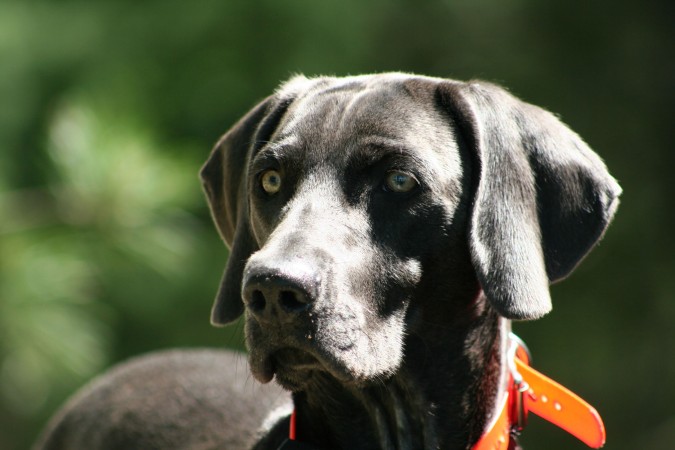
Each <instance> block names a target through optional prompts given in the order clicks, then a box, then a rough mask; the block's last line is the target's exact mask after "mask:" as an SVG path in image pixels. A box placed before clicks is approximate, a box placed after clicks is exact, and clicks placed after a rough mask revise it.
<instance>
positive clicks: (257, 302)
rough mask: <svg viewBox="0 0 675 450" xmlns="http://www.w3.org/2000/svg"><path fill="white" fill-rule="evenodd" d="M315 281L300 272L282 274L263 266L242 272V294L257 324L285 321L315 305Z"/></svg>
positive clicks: (309, 275) (316, 286)
mask: <svg viewBox="0 0 675 450" xmlns="http://www.w3.org/2000/svg"><path fill="white" fill-rule="evenodd" d="M318 285H319V280H318V279H317V277H316V275H315V274H313V273H311V272H307V271H306V270H301V271H297V272H292V273H284V272H283V271H282V270H280V269H276V268H269V267H265V266H254V267H249V268H247V270H246V275H245V277H244V283H243V287H242V295H243V297H244V303H245V304H246V308H247V309H248V310H249V311H250V312H251V313H252V314H253V315H254V316H255V318H256V319H257V320H259V321H261V322H268V323H270V322H284V323H285V322H289V321H293V320H294V319H295V318H296V317H297V316H298V315H299V314H300V313H302V312H304V311H307V310H308V309H309V308H310V307H311V305H312V303H314V302H315V300H316V297H317V293H318Z"/></svg>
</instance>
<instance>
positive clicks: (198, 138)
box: [0, 0, 675, 450]
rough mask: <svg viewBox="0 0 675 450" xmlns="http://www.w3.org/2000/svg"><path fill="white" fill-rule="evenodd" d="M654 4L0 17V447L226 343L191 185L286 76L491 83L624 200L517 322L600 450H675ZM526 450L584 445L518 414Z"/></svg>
mask: <svg viewBox="0 0 675 450" xmlns="http://www.w3.org/2000/svg"><path fill="white" fill-rule="evenodd" d="M672 30H673V28H672V7H671V6H670V4H669V2H667V1H662V2H658V1H646V2H641V3H633V2H609V1H596V2H586V1H582V0H567V1H547V2H542V1H535V0H517V1H510V2H504V1H499V0H480V1H469V0H457V1H451V0H444V1H441V0H437V1H433V0H418V1H412V0H409V1H404V0H398V1H384V0H373V1H370V2H364V1H357V0H340V1H337V0H335V1H324V2H314V1H310V0H287V1H285V2H279V1H271V0H261V1H258V2H250V1H244V0H230V1H216V0H203V1H200V2H193V3H186V2H182V1H177V0H165V1H143V2H132V1H128V0H116V1H113V0H99V1H96V2H85V1H82V0H63V1H46V0H31V1H19V0H2V2H1V3H0V448H2V449H6V450H14V449H19V448H26V447H27V446H28V445H29V444H30V442H31V441H32V440H33V439H34V437H35V435H36V433H37V432H38V430H39V429H40V427H41V426H42V425H43V423H44V421H45V420H46V418H47V417H48V416H49V415H50V414H51V413H52V412H53V411H54V410H55V408H56V407H57V405H58V404H60V403H61V402H62V401H63V400H64V399H65V398H66V397H67V395H69V394H70V393H72V392H73V391H74V390H75V389H76V388H77V387H78V386H80V385H82V384H83V383H84V382H85V381H86V380H88V379H89V378H91V377H92V376H94V375H95V374H96V373H98V372H100V371H101V370H103V369H105V368H106V367H108V366H110V365H111V364H113V363H114V362H116V361H118V360H120V359H123V358H125V357H128V356H130V355H134V354H138V353H141V352H144V351H150V350H153V349H158V348H163V347H171V346H200V345H212V346H221V345H230V346H237V347H241V334H240V328H241V327H240V325H235V326H233V327H231V328H230V329H229V330H228V329H226V330H217V329H213V328H211V327H210V326H209V324H208V316H209V308H210V303H211V300H212V297H213V295H214V293H215V291H216V289H217V285H218V282H219V277H220V273H221V271H222V268H223V267H224V262H225V259H226V256H227V252H226V250H225V248H224V247H223V246H222V244H221V243H220V242H219V239H218V237H217V234H216V232H215V231H214V229H213V227H212V226H211V223H210V218H209V215H208V211H207V210H206V206H205V202H204V201H203V199H202V195H201V191H200V186H199V182H198V179H197V176H196V174H197V171H198V169H199V166H200V165H201V163H202V161H203V160H204V159H205V158H206V155H207V153H208V151H209V148H210V147H211V145H212V143H213V142H215V140H216V139H217V137H218V136H219V135H220V134H221V133H223V132H224V131H225V130H226V129H227V128H228V127H229V126H230V125H231V124H232V123H233V122H234V121H235V120H236V119H237V118H238V117H239V116H241V115H242V114H243V113H244V112H245V111H246V110H247V109H248V108H249V107H250V106H252V105H253V104H254V103H255V102H256V101H257V100H259V99H261V98H262V97H264V96H265V95H267V94H269V93H270V92H271V91H272V90H273V89H274V87H275V86H276V85H277V84H278V83H279V81H281V80H283V79H286V78H288V77H289V76H290V75H291V74H293V73H297V72H302V73H306V74H310V75H311V74H323V73H329V74H338V75H346V74H354V73H361V72H372V71H384V70H401V71H410V72H419V73H423V74H428V75H434V76H443V77H454V78H463V79H467V78H473V77H477V78H484V79H488V80H491V81H496V82H498V83H501V84H504V85H506V86H508V87H510V88H511V90H512V91H513V92H514V93H515V94H516V95H519V96H521V97H523V98H525V99H526V100H528V101H530V102H532V103H535V104H539V105H542V106H544V107H547V108H549V109H551V110H552V111H554V112H556V113H559V114H560V115H561V116H562V118H563V120H565V121H566V122H567V123H568V124H569V125H570V126H571V127H572V128H573V129H575V130H576V131H577V132H579V133H580V134H581V135H582V136H584V138H585V139H586V140H587V141H588V142H589V143H590V144H591V146H592V147H593V148H594V149H596V150H597V151H598V153H600V154H601V155H602V157H603V158H604V159H605V161H606V162H607V165H608V167H609V168H610V170H611V171H612V173H613V174H614V175H615V176H616V177H617V178H618V179H619V181H620V182H621V184H622V186H623V187H624V191H625V193H624V196H623V203H622V206H621V207H620V208H619V213H618V217H617V219H616V221H615V223H614V224H613V226H612V227H610V230H609V232H608V233H607V236H606V238H605V240H604V241H603V243H602V244H601V245H600V246H599V247H598V248H597V249H596V250H595V251H594V253H593V254H592V255H591V256H590V257H589V258H588V259H587V261H585V262H584V264H582V265H581V267H580V268H579V270H578V271H577V273H576V274H575V275H574V276H573V277H572V278H571V279H570V280H568V281H566V282H564V283H562V284H560V285H558V286H555V287H554V288H553V298H554V305H555V307H554V312H553V313H552V314H551V315H549V316H548V317H546V318H545V319H542V320H540V321H537V322H532V323H523V324H516V325H515V329H516V331H517V332H519V333H520V334H521V335H522V336H523V337H524V338H525V340H526V341H527V342H528V343H529V344H530V346H531V347H532V349H533V350H534V355H535V362H536V364H537V366H538V367H539V368H540V369H541V370H542V371H544V372H545V373H548V374H550V375H552V376H553V377H554V378H556V379H558V380H560V381H561V382H563V383H564V384H566V385H568V386H570V387H571V388H572V389H574V390H576V391H577V392H578V393H580V394H581V395H582V396H584V397H586V398H587V399H588V400H589V401H591V403H593V404H595V405H596V406H597V407H598V409H599V410H600V412H601V413H602V415H603V417H604V418H605V421H606V425H607V429H608V434H609V443H608V445H607V448H609V449H634V448H640V449H647V450H650V449H653V450H657V449H659V450H663V449H666V448H672V444H673V442H675V413H674V412H673V411H674V409H673V407H672V405H673V404H675V383H674V381H673V380H675V301H674V300H675V258H674V254H675V253H674V246H675V245H674V242H675V240H674V239H673V238H672V232H673V230H674V229H675V227H674V225H675V224H674V223H673V222H674V220H673V219H674V214H673V212H672V208H673V203H672V198H673V182H672V174H671V172H672V170H673V167H674V165H673V159H674V158H673V152H672V140H671V138H672V104H673V100H675V99H674V98H673V97H674V95H673V94H674V92H675V90H674V89H673V82H674V81H675V58H674V56H675V55H673V50H674V46H673V44H674V39H673V38H674V35H673V31H672ZM524 442H525V445H526V448H547V449H569V448H583V447H582V444H579V443H577V442H575V441H574V439H573V438H570V437H568V436H567V435H565V433H563V432H562V431H559V430H556V429H553V427H551V426H550V425H547V424H544V423H542V422H541V421H537V420H536V419H534V420H533V424H532V425H531V426H530V428H529V429H528V430H527V431H526V432H525V435H524Z"/></svg>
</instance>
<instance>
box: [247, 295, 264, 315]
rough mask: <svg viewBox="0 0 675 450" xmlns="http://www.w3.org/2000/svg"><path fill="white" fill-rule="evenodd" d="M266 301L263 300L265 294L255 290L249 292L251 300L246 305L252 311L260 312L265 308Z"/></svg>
mask: <svg viewBox="0 0 675 450" xmlns="http://www.w3.org/2000/svg"><path fill="white" fill-rule="evenodd" d="M266 304H267V301H266V300H265V295H264V294H263V293H262V291H259V290H255V291H253V292H252V293H251V301H250V302H249V304H248V307H249V308H251V310H253V311H254V312H262V311H263V310H264V309H265V305H266Z"/></svg>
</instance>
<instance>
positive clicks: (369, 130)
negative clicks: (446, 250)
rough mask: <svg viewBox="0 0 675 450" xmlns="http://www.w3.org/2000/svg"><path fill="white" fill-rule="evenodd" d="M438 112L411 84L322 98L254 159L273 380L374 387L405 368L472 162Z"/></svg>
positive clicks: (263, 370)
mask: <svg viewBox="0 0 675 450" xmlns="http://www.w3.org/2000/svg"><path fill="white" fill-rule="evenodd" d="M428 102H429V99H428V98H416V97H415V96H414V94H412V93H410V92H408V91H406V88H405V86H403V85H397V84H380V85H376V86H373V87H372V88H370V89H363V86H361V85H358V84H357V85H350V84H345V85H342V86H336V87H333V88H332V89H330V90H329V91H323V90H322V91H318V92H316V93H314V94H309V95H307V96H305V97H304V98H302V99H301V100H298V101H297V103H295V104H293V105H292V106H290V107H289V108H288V110H287V111H286V114H285V115H284V118H283V119H282V120H281V121H280V122H279V124H278V126H277V128H276V130H275V132H274V133H273V134H272V135H271V136H270V139H269V140H268V141H267V142H266V143H265V144H264V145H262V146H261V147H260V148H259V150H258V151H256V152H255V153H254V154H252V155H251V162H250V165H249V168H248V171H249V173H250V175H251V176H250V178H249V180H248V186H247V195H248V199H249V208H250V226H251V232H252V234H253V238H254V241H255V245H256V247H257V248H259V249H260V250H259V251H257V252H255V253H254V254H253V255H252V256H251V257H250V259H249V260H248V263H247V264H246V268H245V270H244V283H243V293H244V296H243V297H244V302H245V304H246V306H247V308H246V315H247V318H246V328H247V341H248V347H249V349H250V353H251V363H252V365H251V367H252V368H253V370H254V374H255V375H256V376H257V377H258V378H259V379H261V380H263V381H265V380H268V379H270V378H271V377H272V375H273V374H274V373H276V375H277V380H278V381H280V382H281V383H282V384H284V385H286V386H289V387H297V386H296V385H297V382H298V380H300V379H302V378H304V377H306V376H308V375H309V374H311V371H312V370H322V369H327V370H329V371H330V372H331V373H332V374H333V375H334V376H336V377H339V378H340V379H341V380H344V381H363V380H369V379H372V378H374V377H382V376H386V375H388V374H390V373H392V372H393V371H394V370H395V369H396V368H397V367H398V365H399V363H400V360H401V357H402V352H403V337H404V334H405V333H404V332H405V322H406V320H405V318H406V311H407V310H408V308H409V307H410V303H411V299H413V298H414V293H415V292H416V288H417V286H418V284H419V283H420V280H421V278H422V276H423V274H426V273H427V272H429V271H431V270H433V269H434V267H432V266H431V260H433V258H434V257H435V255H436V254H437V252H438V249H437V247H438V246H439V245H441V243H442V242H444V241H447V240H448V239H449V236H451V235H456V234H457V232H458V230H454V229H453V219H454V217H455V212H456V210H457V206H458V204H459V200H460V195H461V192H462V180H463V178H462V174H463V170H462V166H461V161H460V157H459V152H458V150H457V146H456V143H455V139H454V136H453V133H452V131H451V129H450V126H449V124H448V120H447V118H443V117H442V115H441V111H435V110H428V109H427V108H426V105H427V104H428ZM412 118H414V120H411V119H412ZM460 227H461V224H460ZM466 261H467V262H468V258H467V259H466ZM446 277H451V276H450V275H446ZM268 279H271V280H274V281H272V284H273V285H274V286H273V287H270V286H266V285H265V284H266V283H268V284H269V282H268V281H267V280H268Z"/></svg>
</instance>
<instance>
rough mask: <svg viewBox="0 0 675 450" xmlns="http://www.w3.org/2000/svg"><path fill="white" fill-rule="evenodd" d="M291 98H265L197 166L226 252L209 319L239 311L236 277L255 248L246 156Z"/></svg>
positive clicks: (219, 320) (227, 318) (217, 321)
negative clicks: (228, 253) (226, 255)
mask: <svg viewBox="0 0 675 450" xmlns="http://www.w3.org/2000/svg"><path fill="white" fill-rule="evenodd" d="M290 102H291V100H289V99H286V100H279V99H277V98H275V97H268V98H267V99H265V100H264V101H263V102H261V103H260V104H258V105H257V106H256V107H255V108H253V110H251V111H250V112H249V113H248V114H246V116H244V117H243V118H242V119H241V120H240V121H239V122H237V124H236V125H234V126H233V127H232V128H231V129H230V130H229V131H228V132H227V133H225V135H224V136H223V137H222V138H220V140H219V141H218V143H217V144H216V146H215V147H214V148H213V150H212V152H211V155H210V156H209V158H208V160H207V161H206V163H205V164H204V166H203V167H202V169H201V171H200V177H201V179H202V185H203V187H204V192H205V193H206V198H207V200H208V203H209V208H210V209H211V215H212V217H213V220H214V222H215V224H216V227H217V228H218V232H219V233H220V236H221V237H222V238H223V240H224V241H225V244H226V245H227V246H228V247H229V248H230V256H229V258H228V261H227V266H226V267H225V273H224V274H223V279H222V281H221V283H220V289H219V290H218V294H217V295H216V300H215V302H214V304H213V309H212V310H211V323H212V324H214V325H225V324H227V323H229V322H232V321H234V320H236V319H237V318H238V317H239V316H240V315H241V314H242V313H243V311H244V304H243V302H242V299H241V280H242V276H243V271H244V266H245V264H246V261H247V260H248V258H249V256H250V255H251V254H252V253H253V252H254V251H256V250H257V243H256V242H255V239H254V238H253V236H252V234H251V231H250V224H249V214H248V201H247V194H246V189H247V184H248V180H247V177H248V163H249V160H250V158H251V155H252V154H253V153H254V152H255V151H256V150H257V148H259V147H261V146H262V145H263V144H264V143H265V142H266V141H267V140H268V139H269V138H270V136H271V135H272V133H273V132H274V130H275V128H276V126H277V125H278V123H279V120H280V119H281V117H282V116H283V114H284V112H285V111H286V109H287V108H288V105H289V104H290Z"/></svg>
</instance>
